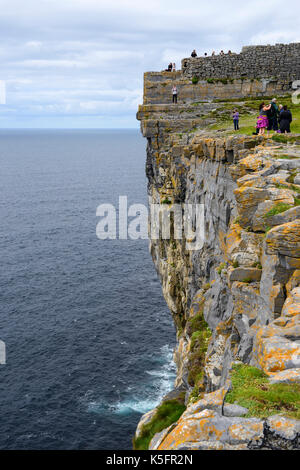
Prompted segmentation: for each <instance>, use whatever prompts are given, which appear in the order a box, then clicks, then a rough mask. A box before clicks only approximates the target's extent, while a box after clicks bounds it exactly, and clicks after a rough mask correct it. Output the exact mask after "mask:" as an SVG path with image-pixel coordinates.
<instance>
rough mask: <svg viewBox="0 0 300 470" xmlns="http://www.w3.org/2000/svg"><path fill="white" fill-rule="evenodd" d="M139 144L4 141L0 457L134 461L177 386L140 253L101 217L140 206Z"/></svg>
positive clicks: (80, 136)
mask: <svg viewBox="0 0 300 470" xmlns="http://www.w3.org/2000/svg"><path fill="white" fill-rule="evenodd" d="M144 168H145V140H144V139H142V137H141V136H140V135H139V132H138V131H135V130H128V131H127V130H122V131H120V130H111V131H106V130H61V131H56V130H35V131H33V130H8V131H5V130H1V131H0V222H1V223H0V261H1V270H0V339H1V340H2V341H4V342H5V344H6V350H7V358H6V364H5V365H0V449H130V448H131V441H132V436H133V434H134V431H135V428H136V425H137V423H138V421H139V418H140V417H141V415H142V414H143V413H145V412H146V411H148V410H149V409H151V408H152V407H154V406H155V405H156V404H157V403H158V402H159V400H160V398H161V397H162V396H163V395H164V394H165V393H167V392H168V391H169V390H170V389H171V388H172V385H173V382H174V378H175V367H174V364H173V362H172V350H173V348H174V344H175V331H174V327H173V323H172V320H171V315H170V313H169V312H168V309H167V306H166V303H165V301H164V299H163V296H162V293H161V286H160V283H159V280H158V278H157V274H156V272H155V269H154V266H153V264H152V260H151V257H150V254H149V251H148V240H130V239H129V240H118V239H117V240H99V239H98V238H97V236H96V225H97V223H98V221H99V217H98V218H97V217H96V208H97V206H98V205H99V204H102V203H110V204H113V205H115V206H116V207H117V206H118V198H119V195H127V196H128V203H129V204H133V203H144V204H147V193H146V186H147V184H146V178H145V171H144Z"/></svg>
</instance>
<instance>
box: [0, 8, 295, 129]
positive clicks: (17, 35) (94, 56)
mask: <svg viewBox="0 0 300 470" xmlns="http://www.w3.org/2000/svg"><path fill="white" fill-rule="evenodd" d="M299 17H300V15H299V3H298V1H297V2H296V0H290V1H289V2H286V3H284V2H282V0H280V1H279V0H250V1H249V2H242V1H241V2H238V1H237V0H222V1H221V0H211V1H207V0H206V1H202V0H180V1H179V0H173V1H170V0H147V1H146V2H145V4H144V3H143V2H142V0H139V1H137V0H4V1H3V0H0V63H1V66H0V79H1V80H3V81H5V83H6V104H1V105H0V127H1V128H6V127H62V128H63V127H65V128H66V127H68V128H92V127H112V128H116V127H125V128H126V127H137V126H138V123H137V122H136V120H135V113H136V110H137V106H138V104H139V103H141V102H142V82H143V72H144V71H150V70H162V69H164V68H165V67H166V66H167V64H168V63H169V61H170V60H171V61H172V62H176V64H177V66H180V61H181V59H182V58H183V57H187V56H189V55H190V53H191V50H192V49H193V48H196V50H197V52H198V54H203V53H204V52H208V53H210V52H211V51H212V50H216V51H219V50H220V49H224V50H227V49H231V50H232V51H235V52H239V51H240V50H241V48H242V46H243V45H248V44H275V43H276V42H285V43H287V42H298V41H300V23H299V21H300V20H299ZM299 78H300V77H299Z"/></svg>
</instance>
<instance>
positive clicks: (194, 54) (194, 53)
mask: <svg viewBox="0 0 300 470" xmlns="http://www.w3.org/2000/svg"><path fill="white" fill-rule="evenodd" d="M191 57H197V52H196V51H195V49H194V50H193V52H192V53H191Z"/></svg>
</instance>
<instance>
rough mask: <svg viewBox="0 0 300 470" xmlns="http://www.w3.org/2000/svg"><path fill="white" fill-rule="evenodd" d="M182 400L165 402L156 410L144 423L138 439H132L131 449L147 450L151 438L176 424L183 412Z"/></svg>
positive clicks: (184, 407)
mask: <svg viewBox="0 0 300 470" xmlns="http://www.w3.org/2000/svg"><path fill="white" fill-rule="evenodd" d="M185 409H186V406H185V405H184V402H183V399H181V400H180V399H174V400H167V401H165V402H163V403H162V404H161V405H160V406H159V407H158V408H157V411H156V413H155V415H154V416H153V417H152V419H151V420H150V421H149V423H146V424H145V425H144V426H143V427H142V430H141V433H140V436H139V437H138V438H133V448H134V449H135V450H148V448H149V444H150V441H151V439H152V438H153V436H154V435H155V434H156V433H158V432H161V431H162V430H163V429H165V428H168V427H169V426H171V424H173V423H176V421H178V419H179V418H180V416H181V415H182V413H183V412H184V411H185Z"/></svg>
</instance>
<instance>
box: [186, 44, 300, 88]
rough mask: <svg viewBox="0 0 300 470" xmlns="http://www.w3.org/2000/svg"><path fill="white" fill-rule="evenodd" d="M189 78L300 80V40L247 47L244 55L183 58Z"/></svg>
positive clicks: (243, 51)
mask: <svg viewBox="0 0 300 470" xmlns="http://www.w3.org/2000/svg"><path fill="white" fill-rule="evenodd" d="M181 64H182V71H183V74H184V75H185V76H187V77H190V78H191V77H193V76H197V77H199V78H201V79H207V78H241V77H248V78H274V79H289V80H298V79H300V43H293V44H276V45H275V46H247V47H243V49H242V52H241V53H240V54H225V55H216V56H210V57H196V58H192V57H190V58H188V59H183V60H182V63H181Z"/></svg>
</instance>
